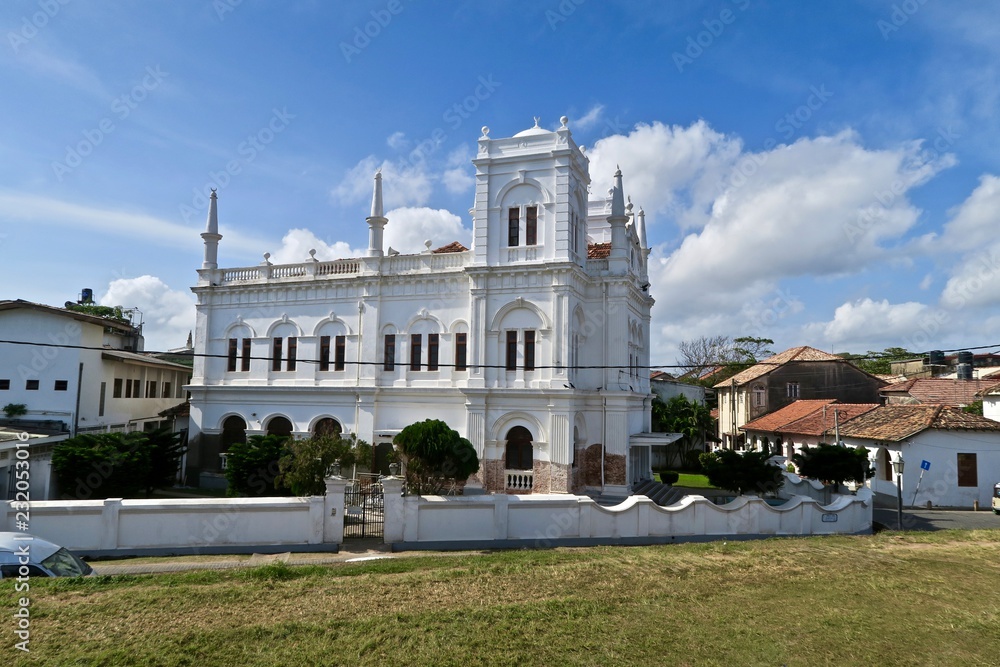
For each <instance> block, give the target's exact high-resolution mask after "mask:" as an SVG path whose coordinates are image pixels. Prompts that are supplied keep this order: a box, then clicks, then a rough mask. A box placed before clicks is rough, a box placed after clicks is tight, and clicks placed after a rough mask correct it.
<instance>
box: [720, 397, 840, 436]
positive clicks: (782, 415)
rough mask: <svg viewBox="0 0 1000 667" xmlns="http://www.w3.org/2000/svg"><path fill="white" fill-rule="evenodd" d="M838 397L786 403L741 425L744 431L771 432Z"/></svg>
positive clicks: (832, 401)
mask: <svg viewBox="0 0 1000 667" xmlns="http://www.w3.org/2000/svg"><path fill="white" fill-rule="evenodd" d="M835 402H836V399H833V398H820V399H816V400H799V401H795V402H794V403H792V404H791V405H786V406H785V407H783V408H781V409H780V410H775V411H774V412H771V413H769V414H766V415H764V416H763V417H758V418H757V419H754V420H753V421H752V422H747V423H746V424H744V425H743V426H741V427H740V429H741V430H743V431H764V432H768V433H769V432H771V431H776V430H778V429H779V428H781V427H782V426H784V425H785V424H790V423H791V422H794V421H796V420H799V419H802V418H803V417H805V416H806V415H809V414H812V413H813V412H815V411H816V410H820V409H822V407H823V406H824V405H829V404H830V403H835Z"/></svg>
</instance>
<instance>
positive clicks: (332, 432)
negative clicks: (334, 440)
mask: <svg viewBox="0 0 1000 667" xmlns="http://www.w3.org/2000/svg"><path fill="white" fill-rule="evenodd" d="M343 432H344V429H343V427H342V426H341V425H340V422H339V421H337V420H336V419H334V418H333V417H324V418H323V419H320V420H319V421H318V422H316V426H314V427H313V435H315V436H317V437H322V436H330V437H332V436H336V435H340V434H341V433H343Z"/></svg>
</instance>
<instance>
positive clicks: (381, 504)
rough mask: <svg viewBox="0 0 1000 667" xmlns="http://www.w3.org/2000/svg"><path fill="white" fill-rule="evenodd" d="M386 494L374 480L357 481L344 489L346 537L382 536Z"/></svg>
mask: <svg viewBox="0 0 1000 667" xmlns="http://www.w3.org/2000/svg"><path fill="white" fill-rule="evenodd" d="M384 508H385V494H384V493H383V491H382V484H381V482H378V481H373V480H361V481H357V480H356V481H355V482H354V483H353V484H352V485H351V486H348V487H347V490H346V491H344V539H349V538H362V537H382V536H383V532H382V528H383V526H384V524H385V514H384V511H383V510H384Z"/></svg>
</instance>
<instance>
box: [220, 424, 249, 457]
mask: <svg viewBox="0 0 1000 667" xmlns="http://www.w3.org/2000/svg"><path fill="white" fill-rule="evenodd" d="M246 441H247V423H246V422H245V421H244V420H243V417H238V416H236V415H232V416H231V417H226V420H225V421H223V422H222V437H221V438H220V440H219V452H220V453H225V452H228V451H229V447H230V446H232V445H233V444H234V443H237V442H246Z"/></svg>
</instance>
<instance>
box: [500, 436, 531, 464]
mask: <svg viewBox="0 0 1000 667" xmlns="http://www.w3.org/2000/svg"><path fill="white" fill-rule="evenodd" d="M533 460H534V451H533V448H532V446H531V431H529V430H528V429H526V428H524V427H523V426H515V427H514V428H512V429H511V430H509V431H507V452H506V461H507V463H506V466H507V469H508V470H531V469H532V468H533V467H534V461H533Z"/></svg>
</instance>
